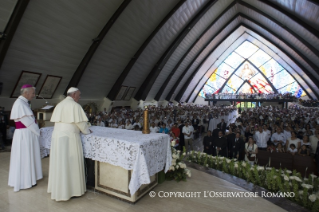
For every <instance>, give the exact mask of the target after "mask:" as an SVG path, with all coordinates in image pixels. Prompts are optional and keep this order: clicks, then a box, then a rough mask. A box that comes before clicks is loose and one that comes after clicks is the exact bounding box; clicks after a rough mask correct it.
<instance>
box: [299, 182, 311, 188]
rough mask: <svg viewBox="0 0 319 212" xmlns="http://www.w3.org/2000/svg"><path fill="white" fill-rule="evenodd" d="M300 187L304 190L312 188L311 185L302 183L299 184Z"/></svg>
mask: <svg viewBox="0 0 319 212" xmlns="http://www.w3.org/2000/svg"><path fill="white" fill-rule="evenodd" d="M301 186H302V187H304V188H307V189H311V188H313V186H312V185H309V184H305V183H302V184H301Z"/></svg>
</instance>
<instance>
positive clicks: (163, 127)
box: [159, 124, 169, 134]
mask: <svg viewBox="0 0 319 212" xmlns="http://www.w3.org/2000/svg"><path fill="white" fill-rule="evenodd" d="M159 133H165V134H168V133H169V129H167V127H166V124H163V125H162V127H161V128H160V130H159Z"/></svg>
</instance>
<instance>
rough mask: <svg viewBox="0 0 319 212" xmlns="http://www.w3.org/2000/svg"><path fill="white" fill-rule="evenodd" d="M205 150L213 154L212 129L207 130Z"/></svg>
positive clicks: (204, 142)
mask: <svg viewBox="0 0 319 212" xmlns="http://www.w3.org/2000/svg"><path fill="white" fill-rule="evenodd" d="M203 146H204V152H205V153H206V154H208V155H212V154H213V136H212V132H211V131H210V130H208V131H207V135H206V136H205V137H204V140H203Z"/></svg>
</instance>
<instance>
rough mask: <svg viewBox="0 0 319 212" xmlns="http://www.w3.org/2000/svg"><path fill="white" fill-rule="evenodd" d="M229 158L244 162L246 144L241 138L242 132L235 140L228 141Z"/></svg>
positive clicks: (238, 133)
mask: <svg viewBox="0 0 319 212" xmlns="http://www.w3.org/2000/svg"><path fill="white" fill-rule="evenodd" d="M227 142H228V150H229V155H228V157H229V158H235V159H237V160H244V153H245V142H244V140H243V139H242V138H241V137H240V132H237V133H236V135H235V138H232V139H229V140H227Z"/></svg>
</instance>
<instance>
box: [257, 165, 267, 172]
mask: <svg viewBox="0 0 319 212" xmlns="http://www.w3.org/2000/svg"><path fill="white" fill-rule="evenodd" d="M257 170H258V171H262V170H265V168H264V167H263V166H257Z"/></svg>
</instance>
